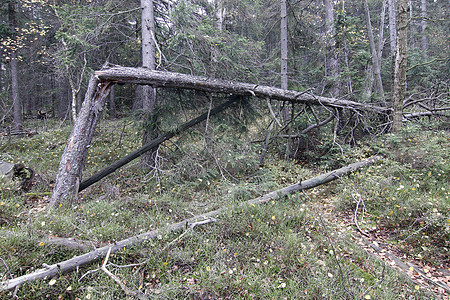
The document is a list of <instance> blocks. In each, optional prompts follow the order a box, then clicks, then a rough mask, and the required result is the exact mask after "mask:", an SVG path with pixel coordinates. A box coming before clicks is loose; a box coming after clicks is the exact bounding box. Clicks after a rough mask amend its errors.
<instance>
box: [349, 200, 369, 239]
mask: <svg viewBox="0 0 450 300" xmlns="http://www.w3.org/2000/svg"><path fill="white" fill-rule="evenodd" d="M352 197H353V199H355V197H354V196H353V195H352ZM355 200H356V199H355ZM361 201H362V202H363V204H364V200H363V199H362V197H359V200H358V202H357V203H356V209H355V215H354V219H355V225H356V228H358V231H359V232H361V234H363V235H365V236H367V237H368V236H369V235H368V234H367V233H366V232H364V231H363V230H362V229H361V227H359V224H358V210H359V204H360V203H361ZM362 217H363V218H364V209H363V216H362Z"/></svg>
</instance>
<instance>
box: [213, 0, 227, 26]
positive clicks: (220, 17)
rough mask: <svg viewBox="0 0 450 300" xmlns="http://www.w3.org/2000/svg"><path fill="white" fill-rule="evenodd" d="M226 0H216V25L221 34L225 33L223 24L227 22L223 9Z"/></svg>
mask: <svg viewBox="0 0 450 300" xmlns="http://www.w3.org/2000/svg"><path fill="white" fill-rule="evenodd" d="M223 1H224V0H216V1H215V3H216V25H217V29H218V30H219V32H222V31H223V22H224V20H225V8H224V7H223Z"/></svg>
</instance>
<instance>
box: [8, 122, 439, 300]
mask: <svg viewBox="0 0 450 300" xmlns="http://www.w3.org/2000/svg"><path fill="white" fill-rule="evenodd" d="M163 126H167V124H163ZM209 126H210V127H209V130H208V133H207V135H206V138H207V142H208V143H207V145H206V146H205V135H204V127H203V126H201V127H198V128H196V129H195V130H193V131H191V132H188V133H184V134H182V135H181V136H180V137H179V138H178V140H173V142H174V143H176V144H177V146H174V144H173V143H167V144H166V145H164V147H161V149H160V152H159V154H160V155H161V156H162V157H164V164H163V165H161V166H160V170H159V173H144V172H143V171H142V170H140V169H139V165H138V164H136V163H132V164H130V165H129V166H127V167H124V168H123V169H121V170H118V171H117V172H116V173H115V174H112V175H110V176H109V177H107V178H105V179H104V180H103V181H102V183H101V184H97V185H94V186H93V187H91V188H89V189H88V190H87V191H84V192H83V193H81V194H80V197H79V199H78V201H77V202H74V203H68V204H64V205H62V206H61V207H59V208H57V209H52V210H51V209H44V208H45V206H46V201H47V200H48V194H46V192H48V191H51V186H48V185H47V186H45V184H44V183H45V181H44V182H41V184H40V185H38V186H35V187H34V189H33V190H32V191H31V193H28V194H20V193H19V192H17V191H15V190H13V189H10V190H7V189H6V188H5V187H6V186H7V185H3V182H2V185H1V187H2V190H1V194H0V195H1V199H0V220H1V222H2V223H0V230H1V234H0V252H1V253H2V259H3V260H4V262H5V264H6V265H7V266H8V270H9V271H8V270H7V269H6V268H5V264H1V265H0V272H1V274H2V276H3V277H5V276H6V277H8V276H9V272H11V274H14V276H19V275H22V274H25V273H29V272H31V271H33V270H34V269H36V268H40V267H41V265H42V263H47V264H51V263H56V262H59V261H62V260H65V259H69V258H71V257H73V256H74V255H77V254H79V252H76V251H71V250H68V249H65V248H61V247H60V246H54V245H51V244H48V241H46V238H48V237H49V236H50V237H51V236H58V237H67V238H68V237H71V238H77V239H80V240H87V241H89V242H90V243H92V244H93V245H95V246H97V247H98V246H100V245H105V244H108V243H113V242H114V241H116V240H121V239H124V238H127V237H130V236H133V235H136V234H139V233H142V232H147V231H150V230H154V229H157V228H162V227H164V226H166V225H167V224H173V223H175V222H180V221H182V220H184V219H187V218H190V217H192V215H199V214H201V213H204V212H207V211H211V210H214V209H217V208H219V207H230V206H231V205H235V206H236V204H240V203H242V202H243V201H246V200H248V199H251V198H256V197H258V196H260V195H263V194H265V193H267V192H270V191H273V190H275V189H277V188H279V187H284V186H287V185H290V184H294V183H297V182H299V181H302V180H305V179H307V178H310V177H312V176H313V174H315V173H319V172H320V171H318V170H316V169H306V168H304V167H302V166H301V165H298V164H293V163H291V162H288V161H284V160H279V159H278V158H274V157H270V156H269V157H268V158H267V160H266V164H265V166H264V167H262V168H259V167H258V166H257V157H258V155H257V154H258V153H257V152H258V148H257V147H254V145H253V144H249V143H248V140H247V138H248V135H247V134H250V135H251V131H252V130H254V128H253V127H249V128H248V131H245V132H243V133H241V136H240V138H236V135H233V134H236V129H237V128H238V127H239V124H238V123H234V122H225V120H223V119H222V117H220V118H211V119H210V124H209ZM236 126H238V127H236ZM52 127H53V128H56V126H52ZM68 130H69V128H63V129H62V130H56V129H52V131H50V132H45V133H44V132H43V133H40V134H39V135H36V136H34V137H32V138H27V139H23V140H14V141H13V142H12V144H11V145H9V146H8V148H7V149H6V152H5V153H3V154H2V155H3V156H1V157H0V159H5V155H7V156H10V158H12V159H13V160H14V161H21V160H20V158H23V157H26V158H27V161H26V162H28V165H29V166H30V167H32V168H34V169H35V171H36V172H37V173H39V175H40V176H42V174H45V173H46V172H47V173H50V174H51V176H50V178H51V177H53V176H54V172H56V168H57V165H58V160H59V154H60V153H61V151H62V148H63V146H64V142H65V140H66V139H67V134H68ZM405 132H406V131H405ZM419 133H420V132H419ZM415 134H416V133H413V131H411V132H410V133H404V135H405V136H404V137H402V138H398V137H395V136H389V137H386V139H387V140H389V145H388V146H386V145H387V142H385V141H383V142H380V143H384V145H385V146H381V144H377V145H378V148H377V149H378V150H377V151H378V152H381V151H382V149H388V150H389V151H386V153H391V152H392V151H391V150H392V149H400V146H399V145H402V144H403V143H407V146H411V145H410V144H409V143H410V142H409V141H408V139H409V138H413V137H414V136H415ZM420 134H424V135H426V133H420ZM432 136H433V135H431V134H430V135H429V136H428V140H430V141H431V143H430V145H429V146H428V147H431V148H433V149H436V148H434V147H437V146H431V144H438V145H440V146H439V147H444V146H446V144H445V143H448V141H447V142H445V138H444V135H443V136H439V135H438V136H437V137H436V138H435V139H433V138H432ZM137 137H139V131H138V130H137V129H136V127H134V126H132V125H131V122H130V120H129V119H123V120H116V121H114V122H112V121H103V122H102V123H101V126H100V128H99V129H98V132H97V133H96V135H95V138H94V142H93V144H92V146H91V147H90V148H91V149H90V152H89V157H88V161H87V162H88V165H87V169H86V170H85V175H88V174H89V173H90V172H92V171H94V170H98V168H100V167H101V166H104V165H106V164H109V163H110V162H112V161H114V160H115V159H117V158H118V157H122V156H124V155H125V154H127V153H128V152H130V151H131V150H134V149H135V148H136V147H138V146H139V144H140V139H137ZM397 139H398V140H399V141H397V142H396V140H397ZM396 143H397V144H396ZM411 143H413V142H411ZM27 145H28V147H27ZM402 147H403V146H402ZM367 150H370V151H374V150H373V149H370V148H369V147H365V148H363V149H361V150H358V151H354V152H352V153H351V155H350V156H349V157H345V159H346V160H348V161H352V162H353V161H355V160H357V159H359V158H360V157H364V156H366V155H367V154H366V151H367ZM53 151H55V152H53ZM398 151H400V150H398ZM47 152H49V153H47ZM41 157H43V158H45V159H44V160H45V162H41V161H40V160H43V159H42V158H41ZM392 157H395V156H394V153H393V154H392ZM219 158H220V159H219ZM433 159H434V158H433ZM444 159H447V158H446V157H444ZM383 163H384V165H383V166H382V167H380V166H375V167H372V168H370V169H368V171H367V172H360V173H358V174H355V175H353V176H352V177H350V179H351V180H352V181H353V182H354V183H355V185H354V187H355V188H356V189H358V190H360V189H362V187H363V186H367V187H368V188H370V191H373V193H370V194H367V195H366V194H364V195H365V196H367V197H369V196H370V197H371V199H373V201H368V200H366V201H365V204H366V207H367V211H368V212H369V213H370V216H372V215H373V216H374V217H373V218H374V219H373V220H374V221H373V223H370V224H368V225H367V226H369V225H370V226H372V225H374V226H378V224H379V225H380V226H381V225H382V226H383V228H387V226H388V225H389V224H392V225H393V224H394V223H395V224H397V223H399V224H405V223H404V222H408V220H410V219H411V218H424V217H426V218H427V219H426V220H424V221H423V222H424V226H423V227H426V229H423V230H421V231H420V233H421V232H426V233H427V236H428V237H429V239H430V240H433V241H437V237H438V236H437V233H438V232H440V234H441V235H442V238H441V240H443V238H444V235H445V234H446V233H445V231H444V230H442V229H443V228H444V227H443V226H444V225H445V222H446V218H448V217H446V209H448V206H443V204H442V203H441V200H440V199H444V198H445V197H446V196H448V194H447V193H448V191H447V190H442V189H441V191H439V187H441V188H442V187H443V182H444V181H443V180H442V179H441V176H442V177H443V176H444V175H445V176H446V174H443V173H442V172H443V170H446V169H444V168H445V166H444V164H443V162H442V163H441V162H438V161H437V160H435V163H436V164H433V165H432V166H429V168H430V170H435V172H436V173H432V174H431V175H428V173H427V174H425V175H424V176H425V177H423V176H422V175H419V172H423V170H417V171H416V172H417V173H414V172H413V171H411V168H410V166H408V165H407V164H404V163H401V162H396V161H395V160H394V159H386V160H385V161H384V162H383ZM219 165H220V166H221V167H222V168H219V167H218V166H219ZM412 170H414V169H412ZM438 170H439V171H438ZM221 171H222V173H223V175H222V173H221ZM227 172H229V173H227ZM383 172H392V174H389V176H395V178H394V179H393V182H392V183H389V184H387V185H381V184H382V180H383V179H384V178H385V174H384V173H383ZM446 172H447V171H446ZM366 173H367V174H368V175H365V176H361V174H366ZM229 174H231V175H233V176H234V177H236V178H238V179H239V180H240V182H239V183H235V182H233V179H232V178H231V177H230V175H229ZM439 174H441V175H439ZM407 176H412V178H410V179H408V177H407ZM224 177H225V178H227V180H225V179H224ZM46 178H48V177H44V178H43V179H46ZM397 178H399V179H397ZM414 179H415V181H414ZM343 180H345V179H343ZM419 180H420V184H419V186H417V185H416V184H417V183H419ZM428 180H431V181H430V185H428V186H427V185H426V182H428ZM433 180H435V181H433ZM49 182H50V180H48V181H47V183H49ZM400 184H402V185H403V187H402V188H401V189H399V190H397V189H398V188H399V187H400ZM434 186H437V187H436V188H435V187H434ZM384 187H386V188H387V189H384ZM413 187H414V188H415V190H413V189H412V188H413ZM349 193H354V192H353V191H352V189H351V188H350V186H349V185H345V186H344V188H343V189H342V193H341V192H340V191H339V192H337V191H335V192H333V191H329V190H328V191H327V190H324V191H316V190H314V191H313V192H305V193H304V194H302V195H292V196H288V197H283V198H280V199H277V200H276V201H275V200H274V201H270V202H269V203H267V204H265V205H262V206H253V205H245V206H242V207H239V208H237V209H235V210H228V211H227V212H225V213H223V214H221V215H219V216H217V217H215V218H216V219H217V221H216V222H214V223H211V224H207V225H204V226H201V227H200V226H197V227H195V228H193V229H189V228H187V229H186V231H184V232H172V233H169V232H160V234H159V235H158V237H157V238H156V239H154V240H150V241H148V242H146V243H145V244H143V245H137V246H135V247H132V248H127V249H123V250H121V251H119V252H116V253H114V254H113V255H111V257H110V258H109V264H108V265H107V267H108V269H109V270H110V271H112V272H114V273H116V274H118V276H120V278H121V280H123V282H124V283H126V285H127V286H128V287H130V288H132V289H135V290H137V289H140V290H142V291H145V292H146V293H147V294H149V295H151V296H154V297H159V298H161V297H165V298H171V299H173V298H189V297H222V298H226V297H228V298H249V297H252V298H261V299H268V298H273V297H275V298H277V297H278V298H281V297H289V298H308V297H311V298H313V297H315V298H333V299H334V298H345V297H347V296H348V295H353V296H354V297H362V296H363V293H364V292H366V291H367V290H371V288H373V287H374V286H375V288H373V290H371V291H370V292H369V295H370V296H371V297H372V298H381V299H396V298H398V295H404V296H405V297H415V298H417V299H429V298H430V295H429V294H427V293H426V292H425V291H424V290H422V289H420V290H419V291H416V290H415V289H414V284H412V283H411V282H410V281H409V280H408V279H406V278H405V277H403V276H400V275H399V274H398V273H396V272H395V271H394V270H393V269H390V268H385V267H384V264H383V263H382V262H381V261H380V260H378V259H376V258H374V256H371V255H369V254H367V252H365V251H364V250H362V249H361V248H359V247H358V246H357V245H356V244H355V243H354V242H353V240H352V238H351V237H350V236H348V235H345V234H342V232H341V229H342V228H336V227H337V225H336V224H333V223H330V222H329V221H327V220H325V219H324V218H323V217H321V211H320V210H318V207H320V205H322V201H325V199H326V198H328V197H331V196H333V195H334V197H341V196H342V197H344V196H345V195H349ZM360 193H361V194H362V192H361V190H360ZM387 197H390V199H387ZM393 197H395V201H394V200H393ZM414 197H415V198H417V197H421V199H423V200H424V203H427V202H430V203H432V204H426V205H427V206H428V207H429V208H428V209H427V210H424V207H423V206H424V205H423V204H421V202H419V201H415V202H414V201H412V200H408V199H412V198H414ZM382 199H384V200H383V202H382ZM346 201H347V204H346V205H348V206H347V209H348V208H349V207H353V208H354V203H352V201H350V200H346ZM343 202H344V201H343V200H342V201H341V203H343ZM377 203H379V207H378V206H376V205H377ZM396 205H398V206H399V207H397V206H396ZM446 205H448V204H446ZM382 206H383V207H384V208H383V209H382V208H381V207H382ZM341 207H344V204H341ZM403 207H406V209H404V208H403ZM400 208H401V209H400ZM435 209H436V210H435ZM388 210H393V211H394V213H392V214H391V215H389V212H390V211H389V212H388ZM410 213H411V215H409V214H410ZM385 216H386V217H385ZM408 218H409V219H408ZM367 219H369V215H367V216H366V220H367ZM370 219H371V218H370ZM378 221H379V222H380V223H377V222H378ZM390 222H391V223H390ZM402 222H403V223H402ZM417 222H418V224H419V225H418V226H421V225H420V222H421V220H418V221H417ZM417 222H416V223H417ZM406 224H407V226H415V225H411V223H406ZM364 226H366V225H365V224H364ZM364 228H365V229H366V227H364ZM420 228H422V227H420ZM338 229H339V230H338ZM416 229H417V228H414V229H412V231H408V232H403V233H404V234H411V233H413V232H414V230H416ZM447 234H448V233H447ZM406 237H407V236H406V235H405V236H404V238H406ZM413 238H414V239H416V237H415V235H413V237H410V238H408V239H406V241H407V242H408V243H410V242H412V241H411V240H412V239H413ZM417 245H420V247H426V248H427V252H426V253H434V252H432V251H435V249H436V248H433V247H432V245H429V244H425V243H420V244H417ZM420 247H419V248H418V249H419V252H415V253H414V255H416V256H418V255H419V254H420V255H422V256H423V257H425V250H420V249H423V248H420ZM430 255H431V254H430ZM437 255H438V254H435V256H436V259H438V256H437ZM101 263H102V262H101V261H97V262H94V263H92V264H91V265H89V266H85V267H81V268H79V270H78V271H77V272H72V273H70V274H66V275H64V276H61V277H59V278H57V279H56V281H50V280H41V281H36V282H33V283H29V284H27V285H25V286H23V287H22V288H20V289H19V290H18V296H19V297H23V298H27V299H40V298H45V297H47V298H58V297H60V295H62V296H61V297H67V298H76V297H78V298H80V297H84V298H86V297H90V298H91V299H112V298H116V299H117V298H123V296H124V294H123V291H122V290H121V289H120V287H119V286H118V285H117V284H116V283H115V282H114V281H113V280H111V278H109V277H107V276H106V275H105V274H103V273H102V272H100V271H94V270H95V269H97V268H99V267H100V264H101ZM130 264H138V265H136V266H134V267H133V266H129V267H120V268H119V267H117V266H119V265H122V266H124V265H130ZM89 271H91V272H89ZM6 277H5V278H6ZM8 295H9V294H8V293H6V292H5V293H3V294H2V295H1V296H2V297H3V296H4V297H8Z"/></svg>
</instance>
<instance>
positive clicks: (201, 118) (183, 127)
mask: <svg viewBox="0 0 450 300" xmlns="http://www.w3.org/2000/svg"><path fill="white" fill-rule="evenodd" d="M238 99H239V97H233V98H231V99H230V100H229V101H227V102H225V103H223V104H221V105H219V106H217V107H215V108H213V109H212V110H211V111H208V112H206V113H204V114H202V115H200V116H198V117H197V118H195V119H192V120H190V121H189V122H186V123H184V124H183V125H181V126H179V127H178V128H176V129H174V130H172V131H169V132H166V133H165V134H163V135H161V136H159V137H158V138H156V139H154V140H152V141H150V142H149V143H147V144H146V145H144V146H143V147H141V148H139V149H138V150H136V151H133V152H131V153H130V154H128V155H127V156H125V157H124V158H122V159H120V160H118V161H116V162H115V163H113V164H111V165H109V166H107V167H106V168H104V169H103V170H101V171H99V172H97V173H95V174H94V175H92V176H91V177H89V178H88V179H86V180H85V181H83V182H82V183H81V184H80V187H79V188H78V192H81V191H82V190H84V189H85V188H87V187H89V186H91V185H92V184H94V183H96V182H97V181H99V180H101V179H102V178H104V177H106V176H108V175H109V174H111V173H113V172H115V171H116V170H117V169H119V168H120V167H123V166H124V165H126V164H127V163H129V162H131V161H132V160H134V159H136V158H138V157H139V156H141V155H142V154H144V153H146V152H148V151H151V150H154V149H156V148H157V147H158V146H159V145H160V144H162V143H164V142H165V141H167V140H169V139H171V138H172V137H174V136H175V135H177V134H179V133H180V132H183V131H186V130H187V129H189V128H191V127H192V126H195V125H196V124H198V123H200V122H203V121H204V120H206V118H208V117H209V116H213V115H215V114H218V113H219V112H221V111H223V110H225V109H226V108H228V107H229V106H231V105H232V104H233V103H234V102H236V101H237V100H238Z"/></svg>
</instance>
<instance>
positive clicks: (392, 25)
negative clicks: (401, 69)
mask: <svg viewBox="0 0 450 300" xmlns="http://www.w3.org/2000/svg"><path fill="white" fill-rule="evenodd" d="M388 1H389V2H388V11H389V37H390V43H389V44H390V46H391V57H392V61H394V59H395V51H396V50H395V49H396V48H397V47H396V43H397V12H396V8H395V6H396V0H388Z"/></svg>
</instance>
